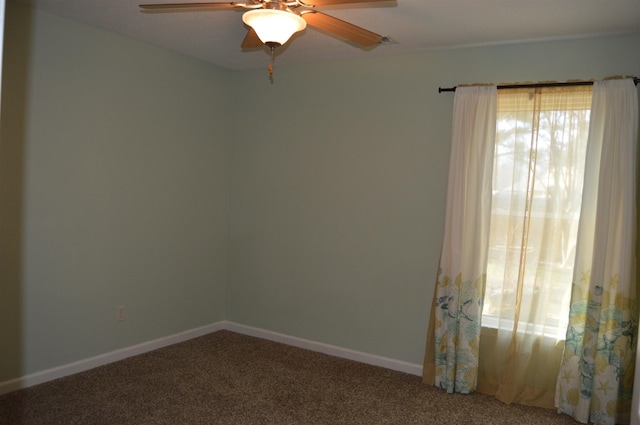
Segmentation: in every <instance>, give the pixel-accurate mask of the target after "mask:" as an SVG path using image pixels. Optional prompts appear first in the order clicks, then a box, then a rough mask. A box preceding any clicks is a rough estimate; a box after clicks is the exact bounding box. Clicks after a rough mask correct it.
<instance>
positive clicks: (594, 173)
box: [555, 79, 638, 425]
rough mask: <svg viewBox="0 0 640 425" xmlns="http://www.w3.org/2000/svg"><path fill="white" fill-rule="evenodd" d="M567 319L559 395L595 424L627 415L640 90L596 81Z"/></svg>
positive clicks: (560, 403) (563, 404)
mask: <svg viewBox="0 0 640 425" xmlns="http://www.w3.org/2000/svg"><path fill="white" fill-rule="evenodd" d="M593 89H594V92H593V103H592V110H591V120H590V128H589V141H588V148H587V162H586V173H585V182H584V189H583V200H582V214H581V217H580V227H579V231H578V243H577V249H576V262H575V268H574V280H573V282H574V283H573V290H572V296H571V310H570V317H569V326H568V329H567V335H566V344H565V351H564V355H563V362H562V366H561V369H560V374H559V375H558V379H557V385H556V395H555V401H556V406H557V407H558V411H559V412H560V413H566V414H569V415H571V416H573V417H574V418H575V419H576V420H578V421H580V422H582V423H587V422H592V423H595V424H611V425H613V424H616V423H629V419H630V418H629V414H630V411H631V396H632V387H633V379H634V363H635V350H636V339H635V337H636V335H637V323H636V319H637V313H636V301H635V300H636V276H635V267H636V264H635V244H636V242H635V238H636V205H635V203H636V158H637V151H636V149H637V148H636V145H637V143H638V93H637V91H636V88H635V86H634V84H633V81H632V80H630V79H616V80H608V81H603V82H596V83H595V84H594V88H593Z"/></svg>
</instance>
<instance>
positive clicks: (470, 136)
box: [423, 86, 497, 393]
mask: <svg viewBox="0 0 640 425" xmlns="http://www.w3.org/2000/svg"><path fill="white" fill-rule="evenodd" d="M496 99H497V88H496V86H473V87H459V88H458V89H457V90H456V93H455V97H454V106H453V128H452V145H451V146H452V147H451V155H450V161H449V180H448V188H447V201H446V219H445V239H444V241H443V246H442V252H441V256H440V264H439V271H438V277H437V283H436V289H435V294H434V299H433V307H432V309H431V312H432V319H431V321H430V323H431V325H430V335H429V336H428V343H427V344H428V346H430V347H432V348H433V349H429V348H428V349H427V351H426V356H425V367H424V376H423V378H424V381H425V382H428V383H432V384H435V385H436V386H438V387H440V388H443V389H446V390H447V392H450V393H451V392H458V393H470V392H472V391H474V390H475V388H476V384H477V371H478V347H479V337H480V321H481V312H482V297H483V293H484V283H485V279H486V265H487V250H488V238H489V221H490V211H491V178H492V171H493V155H494V140H495V134H496Z"/></svg>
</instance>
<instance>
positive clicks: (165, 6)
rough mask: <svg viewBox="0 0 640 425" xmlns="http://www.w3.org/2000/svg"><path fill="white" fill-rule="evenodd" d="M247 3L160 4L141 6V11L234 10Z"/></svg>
mask: <svg viewBox="0 0 640 425" xmlns="http://www.w3.org/2000/svg"><path fill="white" fill-rule="evenodd" d="M245 6H246V3H238V2H233V1H230V2H213V3H211V2H209V3H164V4H162V3H159V4H141V5H140V9H143V10H158V11H159V10H165V9H218V8H234V7H245Z"/></svg>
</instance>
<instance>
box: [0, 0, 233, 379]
mask: <svg viewBox="0 0 640 425" xmlns="http://www.w3.org/2000/svg"><path fill="white" fill-rule="evenodd" d="M5 37H6V38H5V40H6V47H5V60H4V81H3V89H4V90H3V93H2V94H3V98H2V133H1V144H0V146H1V148H0V158H1V159H2V164H0V165H1V168H2V175H1V177H2V185H1V189H2V190H0V194H1V195H2V198H1V199H0V201H1V202H0V204H1V205H2V209H1V210H0V218H1V220H0V222H1V223H2V225H1V227H0V229H1V230H2V232H3V234H2V238H0V245H1V248H2V251H1V252H2V262H1V267H2V268H1V271H2V281H1V283H2V295H1V296H0V312H1V313H0V315H1V316H0V341H1V343H0V347H1V355H2V358H1V359H0V382H2V381H4V380H7V379H11V378H16V377H18V376H21V375H26V374H30V373H33V372H37V371H41V370H44V369H47V368H51V367H54V366H60V365H64V364H67V363H70V362H73V361H76V360H80V359H85V358H89V357H92V356H95V355H98V354H103V353H106V352H109V351H111V350H114V349H118V348H122V347H127V346H131V345H134V344H137V343H141V342H145V341H149V340H152V339H155V338H159V337H164V336H167V335H170V334H173V333H176V332H180V331H184V330H187V329H192V328H195V327H198V326H202V325H207V324H210V323H213V322H216V321H219V320H221V319H223V318H224V317H225V313H224V310H225V284H226V280H227V277H226V256H227V239H228V226H227V223H228V221H227V216H228V189H229V182H228V180H229V170H228V165H229V142H230V140H231V135H232V130H233V129H232V127H231V126H230V124H229V121H228V120H227V119H226V114H228V113H229V108H228V105H229V96H230V94H231V93H230V92H229V84H230V83H231V74H230V72H228V71H225V70H221V69H219V68H215V67H213V66H211V65H209V64H205V63H202V62H199V61H196V60H191V59H188V58H185V57H183V56H180V55H177V54H174V53H170V52H168V51H166V50H163V49H158V48H155V47H152V46H149V45H146V44H143V43H138V42H135V41H132V40H129V39H126V38H123V37H120V36H117V35H114V34H111V33H107V32H104V31H101V30H98V29H95V28H91V27H89V26H85V25H83V24H79V23H76V22H73V21H70V20H67V19H63V18H58V17H55V16H52V15H50V14H47V13H44V12H35V11H33V10H31V9H29V8H26V7H23V6H20V5H16V4H14V3H12V2H11V3H9V4H8V5H7V16H6V36H5ZM5 236H7V237H5ZM119 305H125V306H126V313H127V319H126V321H125V322H121V323H117V322H116V320H115V318H116V306H119Z"/></svg>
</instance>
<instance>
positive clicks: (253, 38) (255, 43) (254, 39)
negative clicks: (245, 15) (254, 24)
mask: <svg viewBox="0 0 640 425" xmlns="http://www.w3.org/2000/svg"><path fill="white" fill-rule="evenodd" d="M262 45H263V43H262V40H260V38H258V34H257V33H256V31H255V30H254V29H253V28H251V27H249V32H247V35H246V37H245V38H244V40H243V41H242V45H241V46H240V47H242V48H243V49H253V48H255V47H262Z"/></svg>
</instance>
